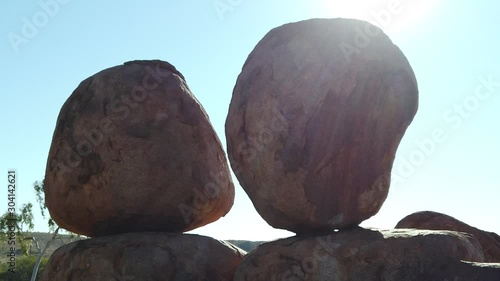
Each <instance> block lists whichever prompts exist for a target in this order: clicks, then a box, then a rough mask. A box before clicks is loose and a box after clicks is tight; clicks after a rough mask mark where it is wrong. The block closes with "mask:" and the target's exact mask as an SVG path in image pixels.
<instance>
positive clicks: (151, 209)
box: [44, 61, 234, 237]
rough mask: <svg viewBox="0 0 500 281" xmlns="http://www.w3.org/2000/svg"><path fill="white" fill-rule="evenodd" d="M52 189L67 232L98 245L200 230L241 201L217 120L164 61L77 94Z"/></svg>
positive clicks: (134, 66)
mask: <svg viewBox="0 0 500 281" xmlns="http://www.w3.org/2000/svg"><path fill="white" fill-rule="evenodd" d="M44 191H45V199H46V203H47V207H48V209H49V211H50V215H51V217H52V218H53V219H54V220H55V222H57V224H58V225H59V226H61V227H63V228H65V229H67V230H69V231H72V232H75V233H78V234H83V235H86V236H91V237H94V236H103V235H110V234H117V233H124V232H138V231H166V232H182V231H188V230H192V229H194V228H197V227H200V226H202V225H205V224H208V223H210V222H213V221H215V220H217V219H219V218H220V217H221V216H224V215H225V214H226V213H227V212H229V210H230V209H231V207H232V205H233V201H234V187H233V183H232V180H231V177H230V175H229V168H228V165H227V160H226V157H225V154H224V151H223V150H222V146H221V143H220V141H219V139H218V137H217V135H216V133H215V131H214V129H213V128H212V125H211V124H210V121H209V118H208V116H207V114H206V113H205V111H204V109H203V108H202V106H201V105H200V103H199V102H198V101H197V100H196V98H195V97H194V96H193V94H192V93H191V91H190V90H189V88H188V86H187V84H186V81H185V80H184V77H183V76H182V74H181V73H180V72H178V71H177V70H176V69H175V67H174V66H172V65H171V64H169V63H167V62H163V61H132V62H127V63H125V64H124V65H120V66H116V67H112V68H109V69H106V70H103V71H101V72H99V73H97V74H95V75H93V76H91V77H89V78H88V79H86V80H84V81H83V82H82V83H81V84H80V85H79V86H78V87H77V89H76V90H75V91H74V92H73V94H72V95H71V96H70V97H69V98H68V100H67V101H66V103H65V104H64V106H63V107H62V109H61V112H60V113H59V117H58V120H57V124H56V128H55V132H54V136H53V140H52V146H51V148H50V152H49V157H48V161H47V168H46V175H45V181H44Z"/></svg>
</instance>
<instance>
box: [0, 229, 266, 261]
mask: <svg viewBox="0 0 500 281" xmlns="http://www.w3.org/2000/svg"><path fill="white" fill-rule="evenodd" d="M25 236H26V237H33V238H34V240H32V242H31V245H32V246H31V253H32V254H33V255H37V254H39V250H43V248H44V247H45V245H46V244H47V242H48V241H49V240H50V239H51V238H52V234H51V233H43V232H34V233H30V234H26V235H25ZM80 239H86V238H79V237H77V236H74V237H71V236H70V235H61V238H60V239H57V240H56V241H54V242H53V243H52V245H51V246H50V247H49V248H48V249H47V251H46V252H45V254H44V257H50V255H52V253H53V252H54V251H55V250H57V248H59V247H61V246H63V245H65V244H68V243H71V242H74V241H78V240H80ZM35 241H36V243H38V247H37V246H36V243H35ZM226 242H229V243H231V244H233V245H235V246H237V247H238V248H240V249H242V250H245V251H247V252H249V251H251V250H253V249H255V248H256V247H257V246H258V245H260V244H262V243H264V241H246V240H227V241H226ZM1 246H2V247H1V248H0V253H1V256H0V261H2V262H3V261H4V260H5V259H6V254H7V253H8V250H9V247H10V246H9V245H7V244H6V243H4V244H3V245H1ZM18 255H21V253H20V252H18Z"/></svg>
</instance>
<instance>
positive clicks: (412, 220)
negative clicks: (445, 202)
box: [396, 211, 500, 263]
mask: <svg viewBox="0 0 500 281" xmlns="http://www.w3.org/2000/svg"><path fill="white" fill-rule="evenodd" d="M396 228H416V229H433V230H452V231H461V232H466V233H470V234H472V235H473V236H474V237H475V238H476V239H477V241H478V242H479V243H480V244H481V246H482V247H483V252H484V260H485V261H486V262H493V263H500V236H498V234H496V233H494V232H488V231H484V230H481V229H478V228H475V227H473V226H470V225H468V224H466V223H464V222H462V221H459V220H457V219H456V218H454V217H451V216H448V215H445V214H441V213H437V212H431V211H424V212H416V213H413V214H411V215H408V216H406V217H405V218H403V219H402V220H401V221H399V222H398V224H397V225H396Z"/></svg>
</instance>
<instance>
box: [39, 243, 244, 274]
mask: <svg viewBox="0 0 500 281" xmlns="http://www.w3.org/2000/svg"><path fill="white" fill-rule="evenodd" d="M244 254H245V252H244V251H243V250H241V249H238V248H237V247H235V246H233V245H231V244H228V243H225V242H221V241H218V240H215V239H212V238H209V237H204V236H198V235H189V234H167V233H129V234H122V235H115V236H107V237H100V238H94V239H90V240H83V241H78V242H73V243H71V244H67V245H65V246H63V247H61V248H59V249H57V250H56V251H55V252H54V254H53V255H52V256H51V257H50V259H49V262H48V263H47V265H46V266H45V269H44V271H43V273H42V275H41V279H40V280H42V281H66V280H82V281H96V280H106V281H107V280H124V281H125V280H150V281H160V280H161V281H167V280H176V281H198V280H199V281H232V280H233V277H234V272H235V270H236V267H237V266H238V264H239V263H240V261H241V260H242V258H243V255H244Z"/></svg>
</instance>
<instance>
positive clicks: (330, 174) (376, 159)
mask: <svg viewBox="0 0 500 281" xmlns="http://www.w3.org/2000/svg"><path fill="white" fill-rule="evenodd" d="M363 40H364V41H363ZM417 108H418V88H417V82H416V78H415V75H414V73H413V70H412V69H411V67H410V64H409V63H408V60H407V59H406V57H405V56H404V55H403V53H402V52H401V51H400V50H399V48H398V47H397V46H395V45H394V44H393V43H392V42H391V40H390V39H389V38H388V37H387V36H386V35H385V34H384V33H383V32H382V31H381V30H380V29H378V28H377V27H375V26H373V25H371V24H369V23H367V22H364V21H360V20H353V19H314V20H307V21H302V22H297V23H291V24H286V25H284V26H281V27H278V28H275V29H273V30H271V31H270V32H269V33H268V34H267V35H266V36H265V37H264V38H263V39H262V40H261V41H260V42H259V43H258V44H257V46H256V47H255V48H254V50H253V51H252V52H251V54H250V55H249V57H248V59H247V60H246V62H245V64H244V66H243V69H242V72H241V74H240V75H239V77H238V79H237V82H236V85H235V88H234V91H233V96H232V100H231V105H230V108H229V113H228V116H227V119H226V139H227V147H228V155H229V160H230V163H231V166H232V168H233V171H234V172H235V174H236V176H237V178H238V180H239V182H240V184H241V186H242V187H243V188H244V189H245V191H246V193H247V194H248V196H249V197H250V199H251V200H252V202H253V204H254V206H255V208H256V209H257V211H258V212H259V214H260V215H261V216H262V217H263V218H264V219H265V220H266V221H267V222H268V223H269V224H270V225H271V226H273V227H276V228H282V229H288V230H290V231H293V232H296V233H313V232H315V231H329V230H332V229H336V228H344V227H350V226H352V225H358V224H359V223H360V222H362V221H363V220H366V219H368V218H370V217H371V216H373V215H374V214H376V213H377V212H378V211H379V209H380V207H381V206H382V204H383V202H384V201H385V199H386V197H387V194H388V190H389V184H390V171H391V168H392V164H393V160H394V157H395V153H396V149H397V147H398V145H399V142H400V140H401V138H402V137H403V135H404V133H405V131H406V129H407V127H408V125H409V124H410V123H411V121H412V120H413V117H414V115H415V114H416V111H417Z"/></svg>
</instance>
